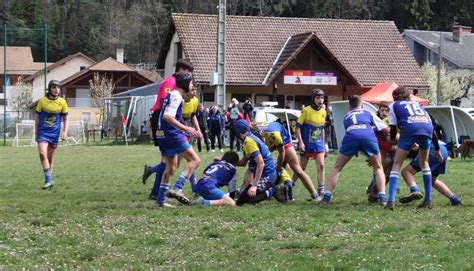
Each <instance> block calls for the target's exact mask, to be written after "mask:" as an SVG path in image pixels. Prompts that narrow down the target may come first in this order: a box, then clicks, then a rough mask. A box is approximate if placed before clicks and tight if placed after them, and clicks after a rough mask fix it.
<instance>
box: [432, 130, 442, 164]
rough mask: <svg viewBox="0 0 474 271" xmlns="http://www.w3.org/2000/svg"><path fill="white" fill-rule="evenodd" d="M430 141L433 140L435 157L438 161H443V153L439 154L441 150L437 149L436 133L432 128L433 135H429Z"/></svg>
mask: <svg viewBox="0 0 474 271" xmlns="http://www.w3.org/2000/svg"><path fill="white" fill-rule="evenodd" d="M431 141H432V142H433V146H434V148H435V155H436V158H438V161H439V162H440V163H441V162H443V160H444V158H443V155H441V151H440V150H439V142H438V135H437V134H436V131H435V130H434V129H433V136H432V137H431Z"/></svg>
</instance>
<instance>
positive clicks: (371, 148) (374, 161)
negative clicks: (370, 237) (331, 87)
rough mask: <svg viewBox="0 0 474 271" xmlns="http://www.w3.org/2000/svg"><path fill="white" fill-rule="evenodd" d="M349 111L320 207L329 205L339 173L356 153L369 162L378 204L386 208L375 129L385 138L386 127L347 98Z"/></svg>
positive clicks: (356, 98)
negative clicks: (376, 189)
mask: <svg viewBox="0 0 474 271" xmlns="http://www.w3.org/2000/svg"><path fill="white" fill-rule="evenodd" d="M349 106H350V110H351V111H349V112H348V113H347V114H346V116H345V117H344V127H345V128H346V134H345V135H344V138H343V140H342V146H341V148H340V149H339V155H338V156H337V158H336V162H335V164H334V168H333V170H332V172H331V175H330V176H329V179H328V184H327V190H326V192H325V193H324V196H323V199H322V200H321V204H328V203H329V201H330V200H331V198H332V192H333V190H334V189H335V188H336V184H337V180H338V179H339V175H340V174H341V171H342V169H343V168H344V166H345V165H346V164H347V162H349V161H350V160H351V159H352V156H354V155H356V154H357V153H358V152H360V151H361V152H363V153H364V154H365V155H367V157H368V158H369V163H370V165H371V166H372V168H373V170H374V174H375V179H376V182H377V187H378V190H379V194H378V200H379V203H380V205H382V206H385V204H386V203H387V197H386V195H385V175H384V173H383V168H382V161H381V158H380V151H379V145H378V144H377V137H376V136H375V133H374V129H373V128H372V126H375V127H376V129H377V130H378V131H381V130H383V129H385V131H386V133H387V134H388V127H387V126H386V125H385V124H384V123H383V122H382V120H381V119H380V118H378V117H377V116H373V115H372V114H371V113H370V112H369V111H367V110H364V109H362V100H361V98H360V97H359V96H357V95H354V96H351V97H349Z"/></svg>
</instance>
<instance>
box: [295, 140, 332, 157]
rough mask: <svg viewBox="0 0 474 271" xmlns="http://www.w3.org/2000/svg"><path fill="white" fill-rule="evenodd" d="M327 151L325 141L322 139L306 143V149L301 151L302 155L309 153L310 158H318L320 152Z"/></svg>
mask: <svg viewBox="0 0 474 271" xmlns="http://www.w3.org/2000/svg"><path fill="white" fill-rule="evenodd" d="M324 152H326V148H325V146H324V143H323V142H322V141H320V142H316V143H311V145H309V147H308V145H306V143H305V151H304V152H302V151H300V155H301V157H303V156H305V155H308V156H309V157H310V158H316V155H317V154H318V153H324Z"/></svg>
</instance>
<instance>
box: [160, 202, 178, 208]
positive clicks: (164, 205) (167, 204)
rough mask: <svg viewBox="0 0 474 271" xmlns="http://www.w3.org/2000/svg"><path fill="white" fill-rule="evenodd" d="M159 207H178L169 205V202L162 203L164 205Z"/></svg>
mask: <svg viewBox="0 0 474 271" xmlns="http://www.w3.org/2000/svg"><path fill="white" fill-rule="evenodd" d="M158 207H159V208H176V206H174V205H171V204H169V203H167V202H165V203H162V204H158Z"/></svg>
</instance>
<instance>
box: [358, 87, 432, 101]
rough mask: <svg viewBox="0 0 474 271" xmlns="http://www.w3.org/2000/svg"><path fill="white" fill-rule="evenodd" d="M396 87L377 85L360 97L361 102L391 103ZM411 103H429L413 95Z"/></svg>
mask: <svg viewBox="0 0 474 271" xmlns="http://www.w3.org/2000/svg"><path fill="white" fill-rule="evenodd" d="M397 87H398V85H397V84H396V83H393V82H392V83H378V84H377V85H375V86H374V87H373V88H371V89H369V90H368V91H367V92H365V93H364V94H362V95H360V97H361V98H362V100H364V101H367V102H369V103H372V104H380V103H383V102H385V103H393V97H392V92H393V91H394V90H395V89H396V88H397ZM410 99H411V100H412V101H417V102H419V103H420V104H421V105H428V103H429V101H428V100H426V99H422V98H420V97H417V96H415V95H411V96H410Z"/></svg>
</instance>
